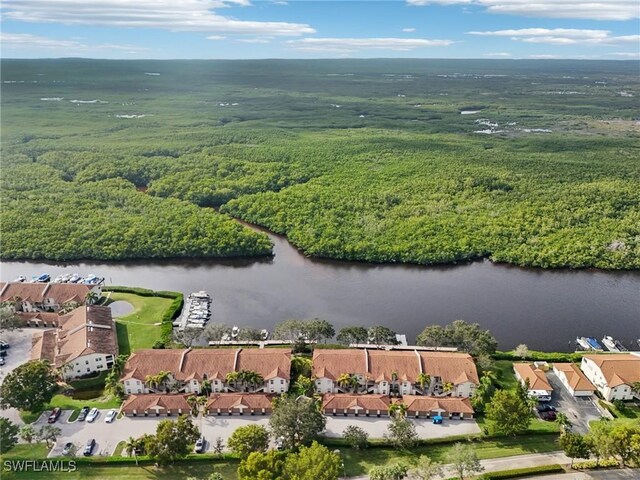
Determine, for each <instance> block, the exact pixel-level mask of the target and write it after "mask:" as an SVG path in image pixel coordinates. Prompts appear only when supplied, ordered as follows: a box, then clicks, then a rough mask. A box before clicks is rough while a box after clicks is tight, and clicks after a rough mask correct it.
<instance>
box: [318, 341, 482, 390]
mask: <svg viewBox="0 0 640 480" xmlns="http://www.w3.org/2000/svg"><path fill="white" fill-rule="evenodd" d="M312 373H313V378H314V379H315V386H316V390H317V391H318V393H352V392H361V393H369V394H376V395H380V394H382V395H390V394H394V395H399V396H404V395H436V396H454V397H470V396H472V395H473V392H474V391H475V388H476V386H477V385H478V372H477V370H476V366H475V364H474V362H473V359H472V358H471V356H470V355H468V354H466V353H457V352H428V351H416V350H369V349H344V350H322V349H316V350H315V351H314V353H313V372H312Z"/></svg>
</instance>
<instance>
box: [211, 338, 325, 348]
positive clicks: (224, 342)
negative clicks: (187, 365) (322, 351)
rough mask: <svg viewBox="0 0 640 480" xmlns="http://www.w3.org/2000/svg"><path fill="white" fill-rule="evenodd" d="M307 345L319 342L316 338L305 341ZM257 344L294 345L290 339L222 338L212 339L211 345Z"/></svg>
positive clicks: (266, 345) (239, 345) (262, 345)
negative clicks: (217, 340) (218, 339)
mask: <svg viewBox="0 0 640 480" xmlns="http://www.w3.org/2000/svg"><path fill="white" fill-rule="evenodd" d="M304 343H306V344H307V345H312V344H315V343H317V342H316V341H315V340H313V341H305V342H304ZM251 345H253V346H257V347H258V348H265V347H271V346H280V345H292V346H293V343H291V342H290V341H288V340H221V341H219V342H216V341H210V342H209V346H210V347H229V346H232V347H246V346H251Z"/></svg>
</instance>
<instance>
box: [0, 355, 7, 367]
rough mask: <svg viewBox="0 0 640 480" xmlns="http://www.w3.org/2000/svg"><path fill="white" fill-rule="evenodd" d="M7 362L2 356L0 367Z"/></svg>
mask: <svg viewBox="0 0 640 480" xmlns="http://www.w3.org/2000/svg"><path fill="white" fill-rule="evenodd" d="M5 363H6V362H5V361H4V357H0V367H1V366H2V365H4V364H5Z"/></svg>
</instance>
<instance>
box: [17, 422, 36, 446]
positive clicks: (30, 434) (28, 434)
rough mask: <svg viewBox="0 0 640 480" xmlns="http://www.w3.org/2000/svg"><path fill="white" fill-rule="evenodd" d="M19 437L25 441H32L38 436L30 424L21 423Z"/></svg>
mask: <svg viewBox="0 0 640 480" xmlns="http://www.w3.org/2000/svg"><path fill="white" fill-rule="evenodd" d="M20 438H21V439H22V440H24V441H25V442H27V443H32V442H33V441H34V440H35V439H36V438H38V434H37V433H36V429H35V428H33V426H32V425H23V426H22V427H20Z"/></svg>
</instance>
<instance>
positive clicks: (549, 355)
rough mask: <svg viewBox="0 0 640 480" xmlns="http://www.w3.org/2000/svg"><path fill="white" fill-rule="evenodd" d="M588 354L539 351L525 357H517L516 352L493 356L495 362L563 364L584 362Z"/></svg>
mask: <svg viewBox="0 0 640 480" xmlns="http://www.w3.org/2000/svg"><path fill="white" fill-rule="evenodd" d="M586 353H587V352H576V353H563V352H539V351H537V350H529V351H528V352H527V355H526V356H525V357H520V356H519V355H516V353H515V352H513V351H510V352H495V353H493V354H492V355H491V358H493V359H494V360H513V361H522V360H527V361H531V362H535V361H545V362H551V363H553V362H562V363H578V362H580V361H582V357H583V355H585V354H586Z"/></svg>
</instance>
